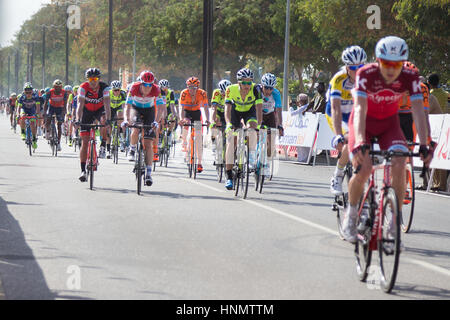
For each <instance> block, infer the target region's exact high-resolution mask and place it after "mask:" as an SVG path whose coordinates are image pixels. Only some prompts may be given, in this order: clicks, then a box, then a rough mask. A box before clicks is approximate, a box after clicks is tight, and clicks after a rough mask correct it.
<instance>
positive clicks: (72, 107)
mask: <svg viewBox="0 0 450 320" xmlns="http://www.w3.org/2000/svg"><path fill="white" fill-rule="evenodd" d="M78 88H79V86H75V87H73V89H72V90H71V91H72V92H71V93H70V95H69V98H68V99H67V107H66V109H67V118H68V120H69V119H70V120H69V147H71V146H72V143H73V140H72V136H73V122H74V118H75V115H76V112H77V103H78V96H77V94H78Z"/></svg>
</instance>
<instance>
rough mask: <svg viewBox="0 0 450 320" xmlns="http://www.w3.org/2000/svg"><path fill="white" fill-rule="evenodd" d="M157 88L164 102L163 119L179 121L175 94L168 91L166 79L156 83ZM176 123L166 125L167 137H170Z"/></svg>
mask: <svg viewBox="0 0 450 320" xmlns="http://www.w3.org/2000/svg"><path fill="white" fill-rule="evenodd" d="M158 85H159V88H160V89H161V96H163V97H165V101H166V110H165V111H164V115H163V116H164V118H165V119H167V120H168V121H175V120H180V117H179V115H178V111H177V109H176V108H175V94H174V92H173V90H172V89H170V83H169V81H168V80H166V79H162V80H160V81H159V83H158ZM176 126H177V124H176V122H172V123H170V124H169V125H168V128H169V132H168V136H169V137H170V136H171V134H172V131H175V130H176Z"/></svg>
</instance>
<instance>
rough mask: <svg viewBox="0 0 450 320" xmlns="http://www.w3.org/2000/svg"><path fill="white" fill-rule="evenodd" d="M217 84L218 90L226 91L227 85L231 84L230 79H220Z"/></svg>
mask: <svg viewBox="0 0 450 320" xmlns="http://www.w3.org/2000/svg"><path fill="white" fill-rule="evenodd" d="M217 86H218V87H219V89H220V91H222V92H225V91H227V87H228V86H231V81H229V80H227V79H223V80H220V81H219V83H218V84H217Z"/></svg>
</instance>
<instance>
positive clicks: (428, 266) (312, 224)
mask: <svg viewBox="0 0 450 320" xmlns="http://www.w3.org/2000/svg"><path fill="white" fill-rule="evenodd" d="M164 175H168V176H171V177H174V178H177V179H181V180H184V181H187V182H191V183H194V184H197V185H199V186H202V187H204V188H207V189H210V190H214V191H216V192H220V193H224V192H227V191H225V190H221V189H218V188H215V187H212V186H210V185H207V184H205V183H202V182H200V181H198V180H193V179H188V178H182V177H180V176H179V175H176V174H173V173H164ZM237 200H241V201H244V202H247V203H248V204H251V205H254V206H256V207H259V208H262V209H265V210H267V211H270V212H272V213H275V214H278V215H280V216H283V217H285V218H288V219H291V220H294V221H297V222H300V223H302V224H304V225H307V226H310V227H313V228H315V229H318V230H321V231H324V232H326V233H329V234H332V235H335V236H339V233H338V232H337V231H335V230H333V229H330V228H328V227H325V226H322V225H320V224H317V223H315V222H312V221H309V220H306V219H303V218H300V217H297V216H294V215H292V214H290V213H287V212H284V211H281V210H279V209H275V208H272V207H270V206H268V205H265V204H261V203H258V202H256V201H253V200H249V199H242V198H237ZM402 260H403V261H405V262H409V263H412V264H415V265H417V266H420V267H423V268H425V269H428V270H431V271H435V272H438V273H441V274H443V275H446V276H448V277H450V270H448V269H445V268H442V267H439V266H436V265H434V264H431V263H428V262H424V261H421V260H417V259H412V258H408V257H404V258H402Z"/></svg>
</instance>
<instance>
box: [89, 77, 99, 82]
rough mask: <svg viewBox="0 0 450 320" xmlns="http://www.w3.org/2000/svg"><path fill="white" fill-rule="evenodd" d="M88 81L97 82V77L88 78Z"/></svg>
mask: <svg viewBox="0 0 450 320" xmlns="http://www.w3.org/2000/svg"><path fill="white" fill-rule="evenodd" d="M88 79H89V81H98V79H100V78H99V77H89V78H88Z"/></svg>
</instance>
